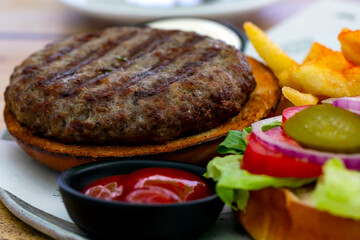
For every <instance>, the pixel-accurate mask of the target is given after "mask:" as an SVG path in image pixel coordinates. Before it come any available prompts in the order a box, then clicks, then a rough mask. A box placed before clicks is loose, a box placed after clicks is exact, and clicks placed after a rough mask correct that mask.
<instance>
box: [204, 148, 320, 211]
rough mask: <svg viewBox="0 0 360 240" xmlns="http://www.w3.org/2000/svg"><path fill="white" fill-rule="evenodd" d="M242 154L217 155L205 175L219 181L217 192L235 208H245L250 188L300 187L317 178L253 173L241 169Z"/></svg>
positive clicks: (209, 164)
mask: <svg viewBox="0 0 360 240" xmlns="http://www.w3.org/2000/svg"><path fill="white" fill-rule="evenodd" d="M241 160H242V155H228V156H225V157H216V158H214V159H212V160H211V161H210V162H209V163H208V165H207V172H206V173H205V175H204V176H205V177H207V178H212V179H214V180H215V181H217V184H216V193H217V194H218V196H219V197H220V199H221V200H222V201H223V202H225V203H226V204H227V205H229V206H230V207H231V208H232V209H234V210H238V209H240V210H245V208H246V205H247V201H248V199H249V191H250V190H259V189H261V188H265V187H276V188H278V187H300V186H302V185H305V184H307V183H310V182H313V181H315V180H316V178H309V179H299V178H276V177H271V176H267V175H256V174H251V173H249V172H248V171H245V170H242V169H240V163H241Z"/></svg>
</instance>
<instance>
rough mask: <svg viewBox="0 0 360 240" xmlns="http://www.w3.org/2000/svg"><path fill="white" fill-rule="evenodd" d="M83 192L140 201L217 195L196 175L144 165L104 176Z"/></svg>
mask: <svg viewBox="0 0 360 240" xmlns="http://www.w3.org/2000/svg"><path fill="white" fill-rule="evenodd" d="M82 192H83V193H84V194H85V195H88V196H92V197H96V198H101V199H105V200H113V201H124V202H129V203H139V204H164V203H177V202H186V201H191V200H197V199H201V198H205V197H208V196H211V195H212V194H214V192H213V190H212V189H211V188H210V186H208V184H207V183H206V182H205V181H204V180H202V179H201V178H200V177H198V176H196V175H195V174H192V173H189V172H186V171H183V170H179V169H173V168H165V167H150V168H143V169H140V170H137V171H135V172H132V173H130V174H121V175H115V176H110V177H105V178H101V179H99V180H97V181H95V182H93V183H91V184H89V185H88V186H86V187H85V188H84V189H83V190H82Z"/></svg>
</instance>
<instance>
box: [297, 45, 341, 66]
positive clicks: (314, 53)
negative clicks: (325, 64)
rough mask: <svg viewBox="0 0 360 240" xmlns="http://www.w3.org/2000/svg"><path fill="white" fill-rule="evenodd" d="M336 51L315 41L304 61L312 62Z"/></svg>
mask: <svg viewBox="0 0 360 240" xmlns="http://www.w3.org/2000/svg"><path fill="white" fill-rule="evenodd" d="M332 53H334V51H333V50H331V49H330V48H327V47H325V46H324V45H322V44H320V43H317V42H314V43H313V45H312V46H311V48H310V51H309V53H308V55H307V56H306V58H305V60H304V63H308V62H311V61H313V60H316V59H319V58H322V57H324V56H326V55H329V54H332Z"/></svg>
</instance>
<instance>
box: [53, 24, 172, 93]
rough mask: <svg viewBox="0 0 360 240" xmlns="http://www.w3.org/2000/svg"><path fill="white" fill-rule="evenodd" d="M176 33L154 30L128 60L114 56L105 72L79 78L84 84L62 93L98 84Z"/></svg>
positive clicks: (132, 50) (77, 90)
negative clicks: (120, 59) (121, 59)
mask: <svg viewBox="0 0 360 240" xmlns="http://www.w3.org/2000/svg"><path fill="white" fill-rule="evenodd" d="M175 33H178V31H168V32H163V31H153V32H152V34H151V35H150V36H149V37H148V38H147V39H146V40H145V41H144V42H140V43H139V44H138V45H136V46H134V47H133V48H132V49H131V50H130V51H129V54H128V56H126V61H120V62H119V61H118V60H117V59H116V58H114V61H115V62H113V63H111V64H110V65H111V66H113V67H110V68H106V69H104V71H103V72H101V71H99V72H95V74H96V73H97V75H95V76H88V77H86V78H83V79H79V80H78V81H80V82H82V84H77V86H76V87H75V88H73V89H69V90H65V91H62V92H61V93H60V94H62V95H63V96H72V95H74V94H76V93H79V92H80V90H81V89H82V88H84V87H90V86H92V85H94V84H97V83H98V82H101V81H102V80H103V79H104V78H106V77H108V76H109V75H111V74H114V73H116V72H118V71H123V70H126V69H127V68H129V67H130V66H132V65H133V64H135V63H136V60H138V59H139V58H141V57H142V56H144V55H146V54H148V53H150V52H152V51H154V50H155V49H157V48H158V47H159V46H161V45H162V44H164V43H165V42H167V41H168V40H169V38H170V37H171V36H172V35H173V34H175ZM75 80H76V79H75ZM102 95H103V94H102Z"/></svg>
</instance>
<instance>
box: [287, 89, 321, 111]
mask: <svg viewBox="0 0 360 240" xmlns="http://www.w3.org/2000/svg"><path fill="white" fill-rule="evenodd" d="M281 91H282V93H283V95H284V97H285V98H286V99H288V100H289V101H290V102H292V103H293V104H294V105H295V106H302V105H315V104H317V103H318V102H319V99H318V98H317V97H315V96H314V95H312V94H310V93H302V92H299V91H298V90H296V89H293V88H291V87H283V88H282V89H281Z"/></svg>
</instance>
